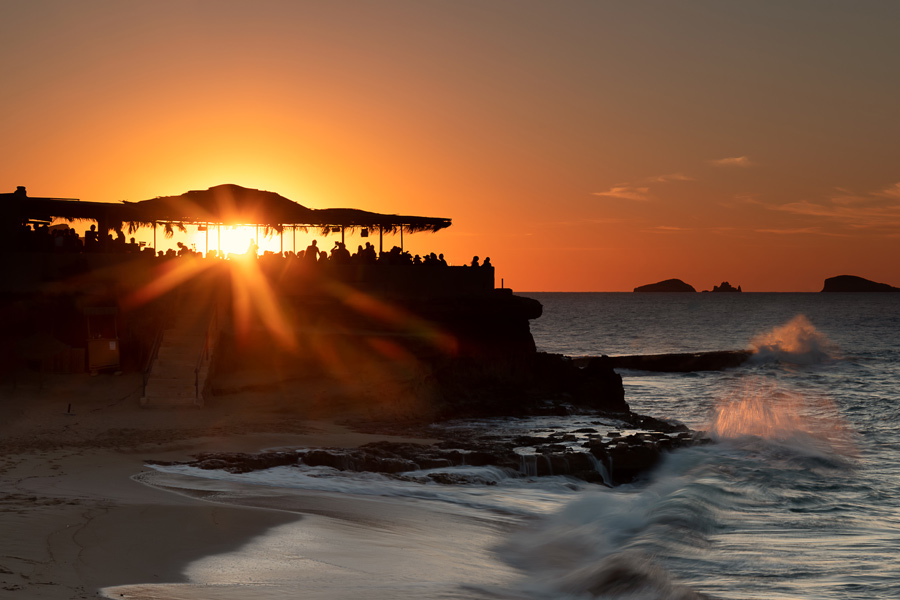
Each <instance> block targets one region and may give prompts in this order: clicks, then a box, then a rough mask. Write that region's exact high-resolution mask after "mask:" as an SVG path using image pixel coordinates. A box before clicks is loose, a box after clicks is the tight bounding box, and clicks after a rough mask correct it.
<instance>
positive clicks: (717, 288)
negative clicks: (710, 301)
mask: <svg viewBox="0 0 900 600" xmlns="http://www.w3.org/2000/svg"><path fill="white" fill-rule="evenodd" d="M710 291H712V292H741V291H743V290H741V286H737V287H734V286H733V285H731V284H730V283H728V282H727V281H723V282H722V284H721V285H714V286H713V289H712V290H703V292H704V293H707V292H710Z"/></svg>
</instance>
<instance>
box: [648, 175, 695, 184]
mask: <svg viewBox="0 0 900 600" xmlns="http://www.w3.org/2000/svg"><path fill="white" fill-rule="evenodd" d="M647 181H648V182H650V183H671V182H673V181H697V180H696V179H695V178H693V177H690V176H688V175H685V174H683V173H670V174H668V175H657V176H655V177H648V178H647Z"/></svg>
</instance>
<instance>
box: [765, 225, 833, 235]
mask: <svg viewBox="0 0 900 600" xmlns="http://www.w3.org/2000/svg"><path fill="white" fill-rule="evenodd" d="M754 231H755V232H756V233H772V234H775V235H800V234H808V235H827V236H831V237H847V234H846V233H833V232H830V231H822V230H821V229H819V228H818V227H794V228H785V229H755V230H754Z"/></svg>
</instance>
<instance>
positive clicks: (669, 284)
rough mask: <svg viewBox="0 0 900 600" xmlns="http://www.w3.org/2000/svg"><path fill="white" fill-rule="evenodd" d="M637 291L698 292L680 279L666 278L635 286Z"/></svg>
mask: <svg viewBox="0 0 900 600" xmlns="http://www.w3.org/2000/svg"><path fill="white" fill-rule="evenodd" d="M634 291H635V292H696V291H697V290H695V289H694V287H693V286H691V285H689V284H687V283H685V282H683V281H682V280H680V279H666V280H665V281H659V282H657V283H648V284H647V285H642V286H638V287H636V288H634Z"/></svg>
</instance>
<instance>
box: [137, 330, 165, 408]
mask: <svg viewBox="0 0 900 600" xmlns="http://www.w3.org/2000/svg"><path fill="white" fill-rule="evenodd" d="M162 339H163V328H162V325H158V327H157V329H156V336H155V337H154V338H153V345H152V346H150V354H148V355H147V360H146V361H145V362H144V380H143V383H142V384H141V397H142V398H145V397H146V396H147V382H148V381H149V380H150V370H151V369H152V368H153V361H154V360H156V356H157V355H158V354H159V347H160V345H161V344H162Z"/></svg>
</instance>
